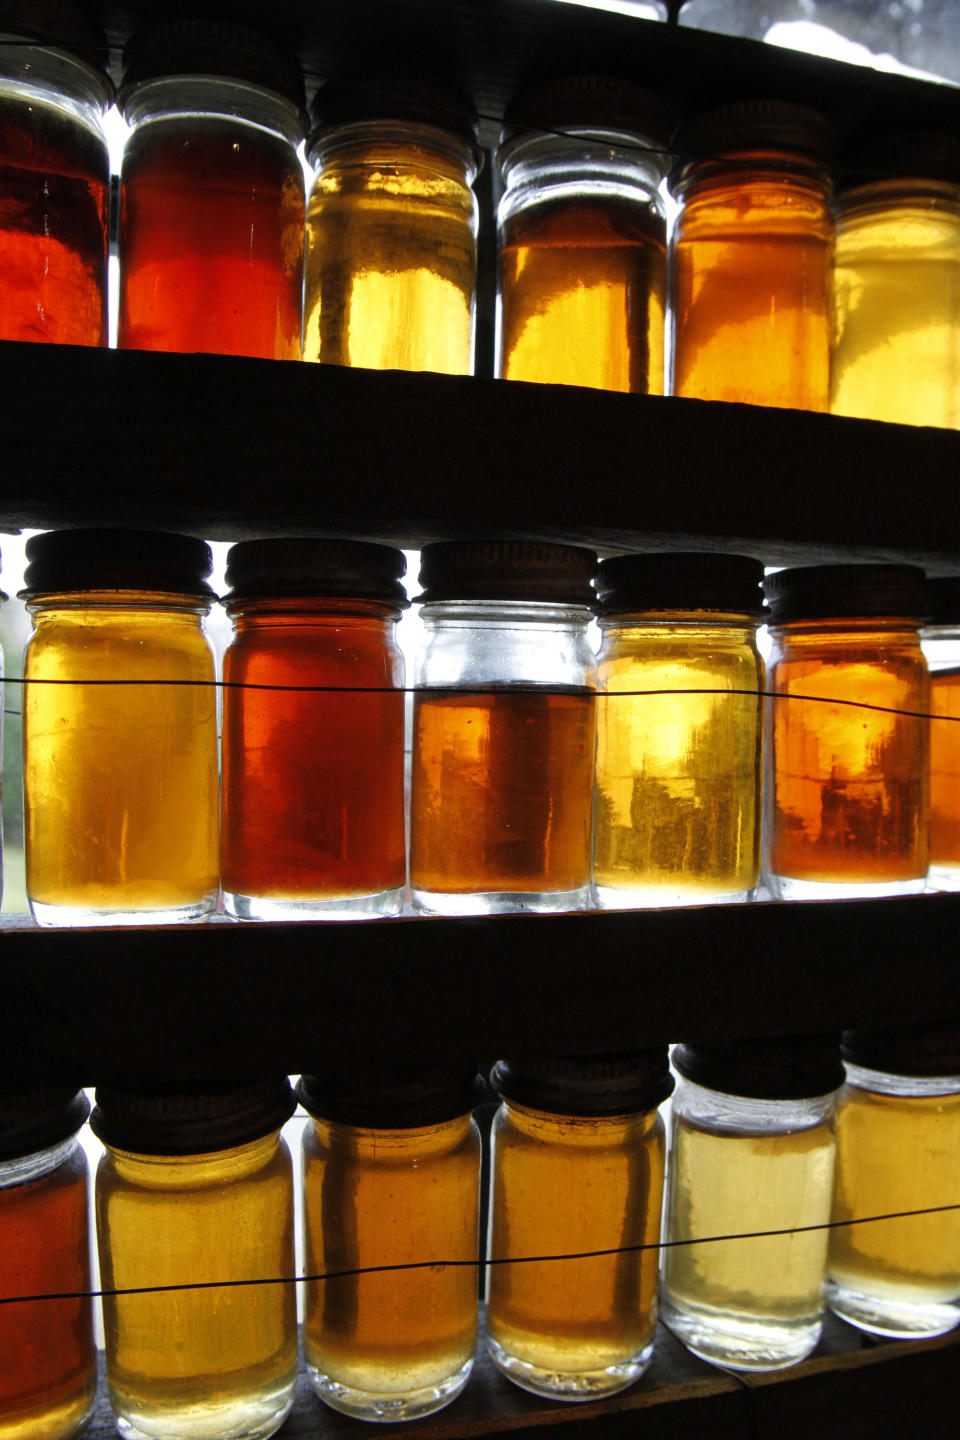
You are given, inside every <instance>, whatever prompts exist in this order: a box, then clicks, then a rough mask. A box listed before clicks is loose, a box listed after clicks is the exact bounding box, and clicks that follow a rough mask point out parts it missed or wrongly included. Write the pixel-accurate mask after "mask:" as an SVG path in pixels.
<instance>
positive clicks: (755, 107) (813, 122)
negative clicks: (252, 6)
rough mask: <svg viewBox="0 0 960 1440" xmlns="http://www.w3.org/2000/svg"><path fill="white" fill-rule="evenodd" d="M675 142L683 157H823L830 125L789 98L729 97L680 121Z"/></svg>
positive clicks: (828, 144)
mask: <svg viewBox="0 0 960 1440" xmlns="http://www.w3.org/2000/svg"><path fill="white" fill-rule="evenodd" d="M676 144H677V148H678V149H679V151H680V153H681V154H682V155H683V156H684V158H685V159H705V158H707V157H710V156H719V155H736V154H737V152H738V151H742V150H756V149H771V150H785V151H789V152H794V153H798V154H800V155H805V156H807V157H809V158H810V159H812V160H829V159H830V156H831V155H832V153H833V128H832V126H831V125H830V123H829V121H828V120H827V119H825V117H824V116H823V115H821V114H820V112H819V111H818V110H813V109H811V108H810V106H809V105H797V104H795V103H794V102H793V101H790V100H766V99H761V100H734V101H731V102H729V103H728V104H726V105H720V106H718V107H717V108H716V109H714V110H708V111H706V112H705V113H703V114H701V115H697V116H695V117H694V118H693V119H691V120H690V121H688V122H687V123H686V124H684V125H682V126H681V127H680V129H679V131H678V134H677V139H676Z"/></svg>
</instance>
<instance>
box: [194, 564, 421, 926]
mask: <svg viewBox="0 0 960 1440" xmlns="http://www.w3.org/2000/svg"><path fill="white" fill-rule="evenodd" d="M405 569H406V562H405V561H404V558H403V554H402V553H401V551H399V550H391V549H389V548H388V547H387V546H384V545H364V544H360V543H359V542H357V541H349V540H248V541H244V542H243V543H241V544H239V545H234V546H233V548H232V549H231V550H230V552H229V554H228V557H227V584H228V585H230V586H231V587H232V589H231V592H230V594H229V595H228V596H227V598H226V601H225V604H226V608H227V611H228V613H229V614H230V616H231V617H232V619H233V622H234V627H235V631H234V638H233V641H232V643H231V644H230V645H229V647H228V648H227V651H226V654H225V655H224V660H223V678H224V695H223V791H222V826H221V829H222V837H221V850H220V855H221V869H222V872H223V892H224V903H225V906H226V909H227V913H228V914H231V915H236V916H238V917H239V918H241V919H245V920H250V919H257V920H270V919H274V920H280V919H301V920H307V919H323V918H331V919H351V918H362V917H363V916H365V915H395V914H396V913H397V912H398V911H399V910H400V907H401V906H402V904H403V895H404V884H405V878H406V876H405V854H404V828H403V711H404V696H403V683H404V668H403V656H402V655H401V653H400V650H399V648H398V646H397V642H396V625H397V619H398V618H399V616H400V613H401V610H402V608H403V607H404V606H405V605H406V603H407V602H406V598H405V595H404V590H403V586H402V584H401V583H400V576H402V575H403V573H404V570H405ZM300 687H302V688H300Z"/></svg>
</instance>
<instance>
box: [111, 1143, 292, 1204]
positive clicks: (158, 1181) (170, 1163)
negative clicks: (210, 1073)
mask: <svg viewBox="0 0 960 1440" xmlns="http://www.w3.org/2000/svg"><path fill="white" fill-rule="evenodd" d="M279 1144H280V1132H279V1130H275V1131H273V1132H271V1133H270V1134H269V1135H265V1136H263V1137H262V1138H260V1139H258V1140H250V1141H248V1142H247V1143H246V1144H244V1145H233V1146H231V1147H230V1148H229V1149H227V1150H212V1151H206V1152H204V1153H203V1154H199V1155H144V1154H140V1153H139V1152H137V1151H134V1150H124V1149H121V1148H120V1147H119V1146H115V1145H108V1146H107V1147H106V1149H107V1154H108V1155H109V1156H110V1159H111V1161H112V1163H113V1166H114V1168H115V1170H116V1172H117V1174H118V1175H119V1176H121V1177H122V1178H123V1179H124V1180H127V1181H129V1182H130V1183H131V1184H135V1185H140V1186H142V1187H143V1188H144V1189H155V1190H180V1189H187V1188H189V1189H201V1188H204V1187H206V1186H212V1185H223V1184H230V1183H233V1182H235V1181H238V1180H244V1179H246V1178H248V1177H250V1176H252V1175H254V1174H255V1173H256V1172H257V1171H258V1170H261V1169H262V1168H263V1167H264V1165H266V1164H267V1163H268V1162H269V1161H270V1160H271V1159H272V1158H273V1156H274V1154H275V1153H276V1150H277V1147H278V1146H279Z"/></svg>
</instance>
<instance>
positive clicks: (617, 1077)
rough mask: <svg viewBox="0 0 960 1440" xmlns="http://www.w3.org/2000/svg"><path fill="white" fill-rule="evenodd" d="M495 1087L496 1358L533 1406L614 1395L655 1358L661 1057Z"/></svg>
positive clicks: (637, 1056) (664, 1085) (669, 1085)
mask: <svg viewBox="0 0 960 1440" xmlns="http://www.w3.org/2000/svg"><path fill="white" fill-rule="evenodd" d="M490 1083H491V1084H492V1085H493V1087H494V1088H495V1089H496V1090H497V1091H498V1092H499V1094H500V1096H501V1098H502V1101H503V1103H502V1105H501V1106H500V1108H499V1110H498V1111H497V1113H496V1115H495V1117H494V1121H493V1131H492V1137H491V1146H492V1154H491V1161H490V1166H491V1182H490V1185H491V1188H490V1235H489V1248H488V1252H487V1253H488V1262H489V1263H488V1268H487V1330H488V1337H487V1346H488V1349H489V1351H490V1355H491V1357H492V1359H493V1361H494V1364H495V1365H496V1366H497V1367H498V1368H499V1369H500V1370H502V1371H503V1373H504V1375H506V1376H507V1378H508V1379H509V1380H512V1381H513V1382H514V1383H515V1384H516V1385H519V1386H520V1387H521V1388H522V1389H524V1390H531V1391H532V1392H533V1393H534V1394H535V1395H546V1396H548V1397H549V1398H550V1399H553V1400H593V1399H597V1398H600V1397H601V1396H604V1395H613V1394H615V1393H616V1392H617V1391H618V1390H623V1389H625V1388H626V1387H627V1386H628V1385H632V1384H633V1382H634V1381H635V1380H637V1379H638V1378H639V1377H640V1375H642V1374H643V1372H644V1370H645V1369H646V1367H647V1365H648V1363H649V1361H650V1357H651V1355H652V1354H653V1340H654V1332H655V1330H656V1324H657V1250H658V1247H659V1240H660V1205H661V1200H662V1198H663V1170H664V1134H663V1121H662V1120H661V1119H660V1116H659V1114H658V1112H657V1108H656V1107H657V1106H658V1105H659V1104H660V1102H661V1101H662V1100H665V1099H666V1098H667V1096H668V1095H669V1094H670V1092H671V1090H672V1089H673V1081H672V1079H671V1078H670V1071H669V1066H668V1064H667V1050H666V1046H663V1047H662V1048H659V1049H652V1050H641V1051H636V1052H634V1053H632V1054H625V1055H601V1056H583V1057H576V1058H567V1059H560V1060H521V1061H517V1060H501V1061H499V1062H498V1063H497V1065H495V1066H494V1069H493V1072H492V1074H491V1077H490ZM596 1251H609V1252H612V1253H608V1254H599V1255H598V1254H595V1253H593V1252H596ZM540 1255H542V1256H544V1257H545V1258H544V1259H543V1260H529V1261H528V1260H526V1259H525V1257H527V1256H540ZM565 1256H570V1257H571V1258H570V1259H565V1258H564V1257H565ZM580 1257H582V1258H580ZM518 1262H523V1263H518Z"/></svg>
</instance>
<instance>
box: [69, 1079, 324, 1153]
mask: <svg viewBox="0 0 960 1440" xmlns="http://www.w3.org/2000/svg"><path fill="white" fill-rule="evenodd" d="M295 1109H296V1101H295V1099H294V1095H293V1091H292V1090H291V1088H290V1082H289V1080H288V1079H287V1077H286V1076H285V1075H284V1076H283V1077H282V1078H281V1079H273V1080H251V1081H248V1082H246V1083H244V1084H239V1085H233V1086H230V1087H229V1088H227V1087H224V1086H213V1085H202V1086H199V1085H198V1086H193V1087H191V1088H190V1089H177V1088H175V1087H173V1086H169V1085H143V1086H119V1085H118V1086H113V1085H110V1086H106V1085H100V1086H98V1087H97V1103H96V1107H95V1109H94V1111H93V1114H92V1115H91V1117H90V1128H91V1130H92V1131H93V1133H94V1134H95V1135H96V1136H97V1137H98V1139H100V1140H102V1141H103V1143H104V1144H105V1145H111V1146H113V1148H114V1149H119V1150H130V1151H132V1152H133V1153H134V1154H138V1155H205V1154H208V1153H210V1152H211V1151H215V1150H230V1149H232V1148H233V1147H234V1146H235V1145H246V1144H247V1143H248V1142H250V1141H252V1140H260V1139H262V1138H263V1136H265V1135H270V1134H272V1132H273V1131H274V1130H279V1129H280V1127H281V1125H283V1124H284V1123H285V1122H286V1121H287V1120H289V1119H290V1116H291V1115H292V1114H293V1112H294V1110H295Z"/></svg>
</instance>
